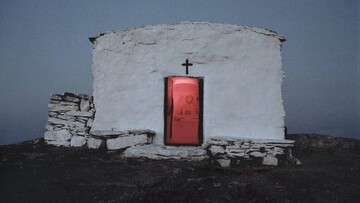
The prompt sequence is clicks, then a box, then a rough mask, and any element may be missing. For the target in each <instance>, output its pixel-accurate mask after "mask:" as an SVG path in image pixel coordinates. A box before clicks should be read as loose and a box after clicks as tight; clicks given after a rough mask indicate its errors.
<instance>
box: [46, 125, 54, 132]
mask: <svg viewBox="0 0 360 203" xmlns="http://www.w3.org/2000/svg"><path fill="white" fill-rule="evenodd" d="M45 129H46V130H47V131H53V130H54V126H53V125H50V124H49V123H48V124H46V126H45Z"/></svg>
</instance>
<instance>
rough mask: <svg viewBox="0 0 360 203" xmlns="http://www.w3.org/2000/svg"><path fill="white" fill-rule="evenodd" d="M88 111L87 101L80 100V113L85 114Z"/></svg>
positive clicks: (88, 103)
mask: <svg viewBox="0 0 360 203" xmlns="http://www.w3.org/2000/svg"><path fill="white" fill-rule="evenodd" d="M89 110H90V102H89V100H85V99H82V100H81V102H80V111H83V112H86V111H89Z"/></svg>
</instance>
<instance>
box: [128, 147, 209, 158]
mask: <svg viewBox="0 0 360 203" xmlns="http://www.w3.org/2000/svg"><path fill="white" fill-rule="evenodd" d="M123 156H124V157H126V158H131V157H139V158H140V157H141V158H149V159H157V160H160V159H188V160H195V161H200V160H204V159H207V158H208V156H207V154H206V150H204V149H202V148H201V147H166V146H161V145H156V144H151V145H143V146H133V147H130V148H127V149H126V150H125V151H124V155H123Z"/></svg>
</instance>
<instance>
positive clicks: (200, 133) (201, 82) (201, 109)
mask: <svg viewBox="0 0 360 203" xmlns="http://www.w3.org/2000/svg"><path fill="white" fill-rule="evenodd" d="M170 77H187V78H196V79H198V80H199V127H198V140H199V144H181V143H168V142H167V130H168V129H167V96H168V78H170ZM164 86H165V88H164V89H165V94H164V144H165V145H172V146H200V145H202V144H203V139H204V135H203V131H204V128H203V120H204V119H203V115H204V113H203V112H204V77H192V76H168V77H165V78H164ZM170 133H171V131H170Z"/></svg>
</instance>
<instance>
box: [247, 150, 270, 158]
mask: <svg viewBox="0 0 360 203" xmlns="http://www.w3.org/2000/svg"><path fill="white" fill-rule="evenodd" d="M265 154H266V153H261V152H257V151H254V152H250V153H249V155H250V156H253V157H264V156H265Z"/></svg>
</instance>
